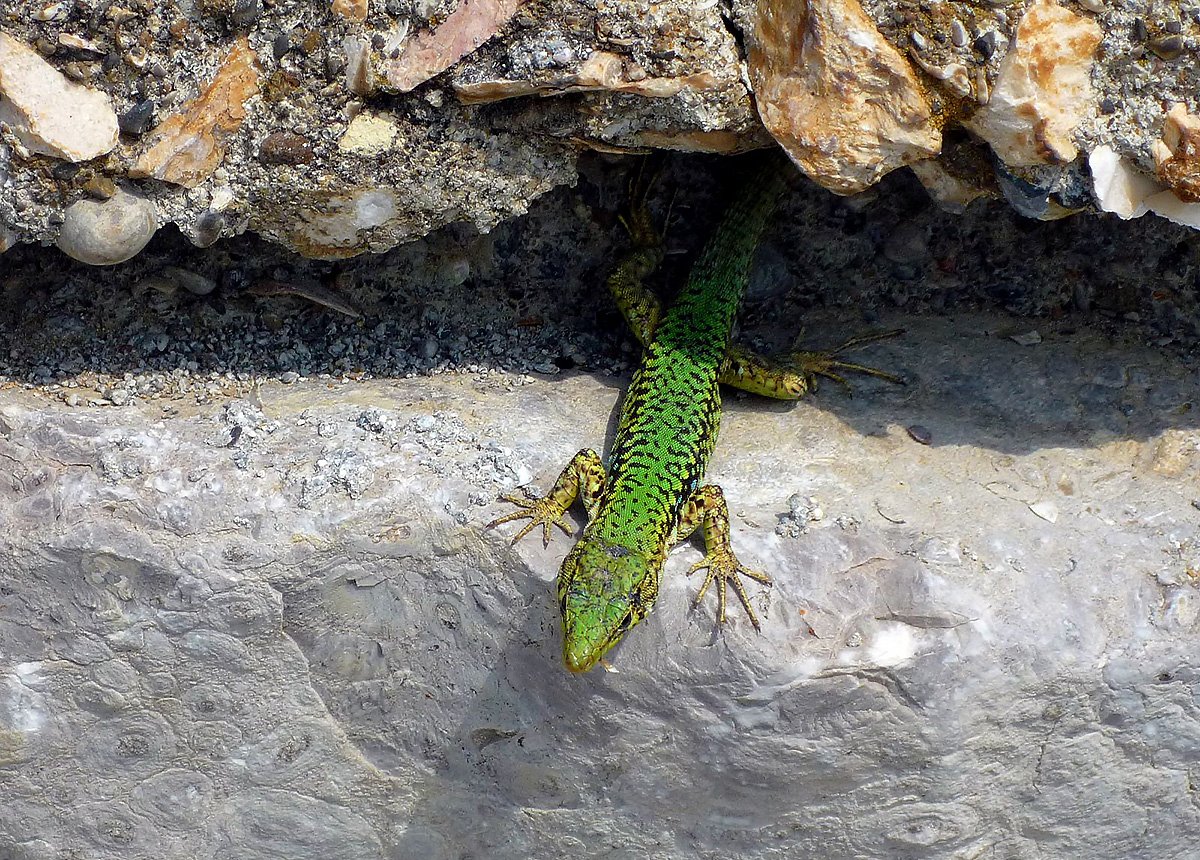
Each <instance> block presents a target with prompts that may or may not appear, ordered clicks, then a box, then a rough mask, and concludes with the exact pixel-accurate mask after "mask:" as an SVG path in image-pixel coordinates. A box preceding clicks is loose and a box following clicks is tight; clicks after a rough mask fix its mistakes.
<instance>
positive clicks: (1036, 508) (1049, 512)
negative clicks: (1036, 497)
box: [1029, 502, 1058, 523]
mask: <svg viewBox="0 0 1200 860" xmlns="http://www.w3.org/2000/svg"><path fill="white" fill-rule="evenodd" d="M1029 510H1031V511H1033V512H1034V513H1035V514H1037V515H1038V516H1039V517H1041V518H1042V519H1044V520H1045V521H1046V522H1048V523H1055V522H1058V506H1057V505H1055V504H1054V502H1034V503H1033V504H1032V505H1030V506H1029Z"/></svg>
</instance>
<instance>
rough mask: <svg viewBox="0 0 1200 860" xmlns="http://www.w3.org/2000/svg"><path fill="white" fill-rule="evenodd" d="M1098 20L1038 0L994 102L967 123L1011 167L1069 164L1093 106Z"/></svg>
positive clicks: (1007, 63)
mask: <svg viewBox="0 0 1200 860" xmlns="http://www.w3.org/2000/svg"><path fill="white" fill-rule="evenodd" d="M1101 35H1102V34H1101V31H1100V27H1099V25H1098V24H1097V23H1096V22H1095V21H1093V20H1091V19H1090V18H1086V17H1084V16H1083V15H1079V14H1076V13H1075V12H1072V11H1071V10H1069V9H1066V8H1064V7H1062V6H1059V5H1058V3H1056V2H1055V0H1035V2H1034V3H1033V5H1032V6H1030V7H1029V10H1028V11H1027V12H1026V13H1025V16H1024V17H1023V18H1022V19H1021V23H1020V24H1019V25H1017V33H1016V37H1015V40H1014V43H1013V46H1012V47H1011V48H1010V49H1009V52H1008V53H1007V54H1006V55H1005V57H1004V61H1003V62H1002V63H1001V64H1000V74H999V77H998V78H997V79H996V83H995V85H994V86H993V87H992V92H991V98H990V100H989V101H988V103H987V104H986V105H985V106H983V107H982V108H980V109H979V111H977V112H976V113H975V114H974V116H972V117H971V118H970V119H968V120H966V121H965V122H964V123H963V125H965V126H966V127H967V128H969V129H971V131H973V132H975V133H976V134H977V135H979V136H980V137H982V138H983V139H984V140H986V141H987V142H988V143H989V144H991V147H992V149H993V150H994V151H995V152H996V155H998V156H1000V159H1001V160H1002V161H1003V162H1004V163H1005V164H1008V165H1010V166H1032V165H1037V164H1047V163H1049V164H1054V163H1065V162H1068V161H1071V160H1073V159H1074V158H1075V156H1076V155H1078V154H1079V150H1078V148H1077V147H1076V146H1075V143H1074V141H1073V140H1072V139H1071V135H1072V134H1073V133H1074V131H1075V129H1076V127H1077V126H1078V125H1079V123H1080V122H1082V121H1083V119H1084V117H1085V116H1086V115H1087V114H1088V113H1089V112H1090V111H1091V110H1092V99H1093V93H1092V85H1091V81H1090V78H1089V76H1090V74H1091V69H1092V58H1093V55H1094V54H1095V52H1096V48H1097V46H1098V45H1099V44H1100V38H1101Z"/></svg>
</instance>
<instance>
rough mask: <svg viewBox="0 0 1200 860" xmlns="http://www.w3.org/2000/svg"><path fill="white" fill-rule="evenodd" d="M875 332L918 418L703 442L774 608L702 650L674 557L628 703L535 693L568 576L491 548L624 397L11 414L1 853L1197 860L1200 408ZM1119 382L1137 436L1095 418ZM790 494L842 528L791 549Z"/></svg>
mask: <svg viewBox="0 0 1200 860" xmlns="http://www.w3.org/2000/svg"><path fill="white" fill-rule="evenodd" d="M897 322H902V323H903V324H904V325H906V326H907V327H909V328H910V333H909V336H908V339H907V340H909V341H911V343H912V344H915V346H910V345H908V344H906V343H901V342H897V343H895V344H894V345H893V346H890V347H886V349H888V359H889V360H891V361H896V362H900V364H899V368H902V369H903V372H905V373H906V375H911V378H912V379H914V380H919V381H920V383H919V384H916V385H912V386H909V387H908V389H907V390H903V391H901V390H898V389H894V388H890V387H886V386H883V385H882V384H881V385H880V386H879V387H878V388H875V389H874V390H872V391H870V393H869V396H864V395H865V392H863V391H862V389H861V388H860V389H859V395H858V396H855V397H854V398H848V397H846V396H844V395H842V394H841V393H840V392H838V391H837V390H836V389H835V388H834V387H832V386H830V387H829V389H828V391H826V390H822V392H821V393H820V395H819V397H818V398H817V399H816V400H814V401H813V402H811V403H806V404H802V405H798V406H796V407H794V408H787V409H780V408H779V407H778V406H773V405H771V404H769V403H764V402H762V401H759V400H746V401H744V402H743V403H742V404H741V405H739V406H738V407H736V408H733V409H729V410H728V411H727V413H726V415H725V419H724V421H723V427H722V434H721V439H720V442H719V444H718V447H717V451H716V458H715V460H714V462H713V464H712V467H711V468H710V470H709V475H710V479H711V480H713V481H719V482H720V483H721V484H722V485H723V486H724V488H725V492H726V495H727V497H728V498H729V500H730V503H731V513H732V514H733V517H732V526H733V536H732V540H733V544H734V549H735V550H736V552H737V553H738V554H739V556H740V557H741V559H742V560H743V561H745V562H746V563H747V564H748V565H753V566H754V567H756V568H759V569H762V570H765V571H767V572H769V573H770V575H771V576H773V577H774V579H775V585H774V587H773V588H771V589H762V588H759V587H757V586H754V587H751V588H750V589H749V591H750V596H751V600H752V601H754V605H755V608H756V611H758V612H759V614H760V617H761V618H762V633H756V632H755V631H754V630H753V629H751V628H750V626H749V624H748V623H746V620H745V616H744V615H743V614H742V613H741V610H740V608H739V607H737V606H736V605H734V606H731V607H730V618H729V623H728V624H727V625H725V627H724V628H722V629H721V630H720V631H719V632H717V631H715V630H714V615H715V606H716V600H715V598H714V596H713V595H712V594H709V595H707V597H706V599H705V600H704V601H703V602H702V603H701V605H700V606H699V607H697V608H696V609H692V608H691V603H692V599H693V597H694V595H695V591H696V588H697V583H696V582H695V581H694V578H689V577H686V576H684V574H683V572H684V571H685V570H686V569H687V567H688V565H689V564H691V563H692V562H695V561H697V560H699V558H700V554H699V553H698V552H697V550H696V549H695V548H694V547H689V546H681V547H679V548H677V549H676V550H675V551H674V552H673V553H672V554H671V556H670V558H669V559H668V561H667V569H666V571H665V573H664V576H663V579H662V593H661V594H660V595H659V598H658V603H657V606H656V609H655V611H654V613H653V614H651V615H650V617H649V618H647V619H646V620H645V621H643V622H642V623H641V624H640V625H639V626H638V627H637V628H636V629H634V630H633V631H632V632H631V634H630V635H629V636H628V637H627V638H626V639H625V641H624V642H623V643H622V644H621V645H620V646H619V648H618V649H617V650H616V651H615V652H613V653H612V654H611V656H610V659H611V663H612V665H613V666H614V668H615V669H616V670H617V671H616V672H605V671H604V670H602V669H596V670H594V671H592V672H590V673H588V674H587V675H583V676H571V675H569V674H568V673H567V672H566V671H565V670H564V669H563V668H562V666H561V663H560V642H559V636H560V635H561V634H560V629H559V628H560V625H559V621H558V607H557V604H556V600H555V596H554V585H553V579H554V576H555V573H556V571H557V568H558V566H559V564H560V562H561V560H562V557H563V555H564V553H565V552H566V549H567V546H568V544H569V541H566V540H564V539H563V538H562V536H557V539H556V540H554V541H553V542H552V543H551V545H550V548H549V549H548V550H547V549H543V547H542V545H541V542H540V541H539V540H537V539H536V537H534V536H531V537H530V538H529V539H527V540H526V541H523V542H521V543H520V544H518V545H517V546H516V547H512V546H510V545H509V541H508V537H509V535H510V534H511V531H503V530H499V531H485V530H484V529H483V523H485V522H487V521H488V520H489V519H491V518H492V517H493V516H496V515H497V514H498V513H500V512H502V511H506V510H508V509H509V508H506V507H504V506H502V505H499V504H490V503H488V502H490V500H492V499H494V498H495V497H496V495H497V494H498V493H500V492H501V491H504V490H507V489H511V487H512V485H513V483H514V482H515V481H517V480H521V479H522V478H525V479H527V478H528V477H529V476H530V475H531V474H532V476H533V479H532V482H533V484H534V486H536V487H537V488H538V489H539V490H540V491H544V490H545V489H546V488H547V487H548V486H549V484H550V482H552V481H553V479H554V476H555V475H556V474H557V471H558V469H559V468H560V467H561V466H562V464H563V463H564V462H565V461H566V460H567V459H568V458H569V457H570V456H571V454H572V453H574V451H576V450H577V449H578V448H579V447H580V446H581V445H591V444H598V443H599V442H600V440H602V439H603V438H604V435H605V427H606V424H607V423H608V422H609V419H610V416H611V414H612V410H613V406H614V402H615V400H616V398H617V392H616V391H615V390H614V380H613V379H608V378H601V377H598V376H596V375H593V374H586V373H585V374H577V375H569V376H567V377H565V378H558V379H555V380H553V381H550V382H547V381H540V382H531V383H530V384H528V385H518V386H516V387H515V388H512V387H508V388H506V386H505V385H504V383H503V381H502V380H501V379H500V378H498V377H507V376H508V375H507V374H499V373H495V372H493V373H492V374H489V375H488V376H489V377H490V379H488V378H482V377H477V376H476V375H474V374H471V375H458V374H453V373H446V374H438V375H434V376H422V377H417V378H413V379H388V380H377V381H373V382H372V381H365V382H362V383H348V382H344V381H340V380H339V379H337V378H336V377H335V378H332V379H329V378H326V379H317V378H313V379H311V380H309V381H299V382H294V383H292V384H290V385H284V384H282V383H279V382H272V381H270V380H269V379H262V380H256V382H255V383H254V384H253V393H252V394H250V395H248V396H246V397H245V398H244V399H237V398H234V397H220V398H216V399H213V400H206V401H205V402H203V403H201V404H196V403H191V402H189V401H188V400H187V399H185V398H177V397H173V396H172V395H171V394H169V393H167V392H164V401H163V402H153V403H131V404H128V405H126V406H123V407H121V408H113V407H107V406H106V407H91V408H89V407H86V406H79V407H75V408H69V407H66V406H64V405H62V404H57V403H54V402H53V401H51V400H50V399H49V398H47V397H46V395H45V394H44V393H43V392H40V391H23V390H22V389H21V387H20V386H7V387H5V389H4V390H0V521H2V522H4V523H5V526H6V527H5V528H4V529H3V530H0V559H3V562H4V563H3V564H0V593H2V594H3V596H4V599H3V600H0V796H2V797H3V805H2V806H0V845H3V846H4V848H5V851H6V853H8V854H10V855H12V856H15V857H21V858H51V857H71V856H77V857H86V858H88V860H127V858H156V860H201V859H202V860H233V858H238V860H279V858H296V860H308V858H313V860H317V858H320V860H383V858H388V860H426V858H429V860H447V859H448V858H462V857H477V858H488V860H529V858H539V860H540V858H560V857H570V856H584V857H591V856H607V858H609V860H627V858H635V857H637V858H654V860H695V858H697V857H724V858H738V860H779V858H806V857H813V858H820V860H862V858H880V860H883V858H886V859H887V860H963V858H971V857H975V858H987V857H989V856H990V857H994V858H1021V859H1022V860H1025V858H1038V857H1041V858H1143V857H1144V858H1186V857H1188V856H1191V854H1193V853H1194V849H1195V837H1194V834H1195V833H1196V832H1197V830H1198V829H1200V810H1198V809H1197V807H1196V804H1195V802H1194V795H1195V791H1194V789H1193V788H1192V786H1193V785H1194V775H1195V767H1196V761H1197V757H1198V756H1200V714H1198V713H1197V709H1196V707H1195V702H1194V698H1195V685H1196V682H1197V670H1196V666H1197V665H1198V664H1200V614H1198V608H1200V591H1198V588H1197V582H1196V573H1195V571H1196V570H1197V569H1200V531H1198V528H1197V522H1196V510H1195V508H1194V507H1192V504H1191V501H1190V500H1191V499H1193V498H1195V495H1196V493H1195V482H1194V480H1193V479H1192V478H1191V477H1189V472H1188V469H1189V468H1190V469H1193V470H1194V469H1195V468H1196V457H1195V454H1194V452H1195V449H1196V445H1197V443H1198V442H1200V437H1198V436H1197V432H1196V427H1195V418H1194V415H1187V414H1184V413H1183V412H1180V411H1179V410H1177V409H1175V408H1173V407H1174V406H1175V405H1176V404H1177V403H1178V402H1186V401H1187V400H1188V399H1189V397H1190V396H1191V393H1192V392H1194V385H1195V373H1194V369H1189V368H1186V367H1184V366H1181V364H1180V363H1179V362H1178V361H1176V360H1173V359H1171V358H1169V357H1168V356H1166V355H1164V354H1161V353H1159V352H1156V351H1155V350H1154V349H1152V348H1146V347H1140V346H1132V345H1129V344H1123V343H1121V342H1120V341H1119V340H1118V341H1116V342H1114V339H1113V338H1111V337H1109V336H1108V335H1107V333H1105V332H1103V331H1090V332H1089V331H1087V330H1086V327H1085V328H1081V329H1080V330H1079V331H1078V332H1077V333H1076V334H1075V335H1072V336H1069V337H1059V336H1055V337H1053V338H1049V339H1047V340H1046V341H1044V342H1043V343H1041V344H1038V345H1037V346H1032V347H1029V346H1019V345H1017V344H1016V343H1013V342H1012V341H1009V340H1007V339H1006V338H1002V337H996V336H995V334H994V333H995V332H997V331H1003V330H1004V329H1005V328H1006V327H1008V326H1011V325H1012V319H1011V317H1009V316H1007V315H1003V314H988V315H956V316H955V317H954V318H953V319H949V318H939V317H937V316H934V315H912V316H910V317H905V318H901V319H896V318H895V317H890V316H889V318H888V319H887V320H886V321H885V324H888V325H891V324H895V323H897ZM234 342H236V341H234ZM230 354H235V352H234V351H233V350H232V349H231V350H230ZM1114 362H1115V363H1116V365H1117V367H1118V369H1119V368H1122V367H1125V366H1128V367H1130V368H1137V369H1138V371H1137V372H1138V373H1140V374H1143V381H1142V383H1140V384H1138V385H1135V386H1132V387H1136V388H1137V389H1138V392H1139V395H1135V394H1134V392H1133V391H1132V390H1127V391H1124V392H1114V393H1112V394H1113V396H1112V397H1109V398H1105V399H1104V400H1103V401H1102V402H1103V403H1104V406H1103V407H1101V406H1098V405H1097V404H1098V402H1101V401H1098V400H1097V393H1096V390H1095V389H1096V388H1097V386H1096V385H1095V384H1093V383H1092V382H1091V379H1092V377H1093V376H1094V375H1095V373H1096V372H1097V368H1106V367H1109V366H1112V364H1113V363H1114ZM1014 370H1015V371H1016V372H1014ZM509 378H510V379H511V377H509ZM259 383H261V384H259ZM1165 391H1169V392H1172V394H1171V396H1170V397H1169V398H1165V399H1164V398H1161V397H1160V396H1159V394H1158V393H1161V392H1165ZM1149 392H1156V394H1155V395H1154V396H1151V397H1149V398H1146V397H1144V396H1141V395H1145V394H1147V393H1149ZM964 402H965V403H969V404H970V406H971V408H964ZM164 403H171V404H172V405H173V406H175V407H181V406H184V404H187V405H186V407H185V408H174V409H172V410H164V409H162V408H161V407H162V406H163V405H164ZM368 410H369V414H370V416H371V418H370V420H367V421H364V420H363V419H364V417H367V414H368ZM1114 416H1115V417H1116V420H1114ZM917 422H919V424H921V425H923V426H926V427H929V428H932V429H933V430H934V436H933V440H932V444H930V445H924V444H918V443H917V442H915V441H913V439H912V438H910V435H909V434H908V433H906V432H905V431H904V430H903V429H902V425H903V424H912V423H917ZM235 428H236V429H237V430H238V431H239V432H236V433H234V432H233V431H234V429H235ZM368 428H370V429H368ZM231 439H232V441H230V440H231ZM1188 451H1191V452H1192V453H1190V454H1188V453H1187V452H1188ZM363 475H365V476H366V477H367V478H368V479H369V478H371V477H373V478H374V480H367V479H364V478H363V477H362V476H363ZM518 475H520V476H522V478H518ZM1192 476H1194V472H1193V473H1192ZM797 493H800V494H802V495H803V496H804V497H808V498H813V499H816V500H818V501H819V503H820V506H821V507H822V508H823V509H824V510H825V517H824V518H823V519H820V520H816V519H814V520H813V521H812V522H810V523H807V525H806V527H805V528H804V529H801V530H798V531H797V532H796V533H795V534H793V535H792V536H784V535H781V534H780V533H779V532H778V531H777V530H776V529H775V527H774V526H775V524H776V522H778V520H779V518H780V517H781V515H782V514H783V512H785V511H787V510H788V507H789V501H788V499H789V496H791V495H793V494H797ZM481 500H482V502H485V503H488V504H481V503H480V501H481ZM1038 511H1040V512H1041V515H1039V513H1037V512H1038ZM571 516H572V518H574V513H572V515H571ZM1047 516H1050V517H1051V518H1052V519H1053V522H1052V521H1050V519H1047V518H1046V517H1047ZM593 849H594V850H593Z"/></svg>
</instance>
